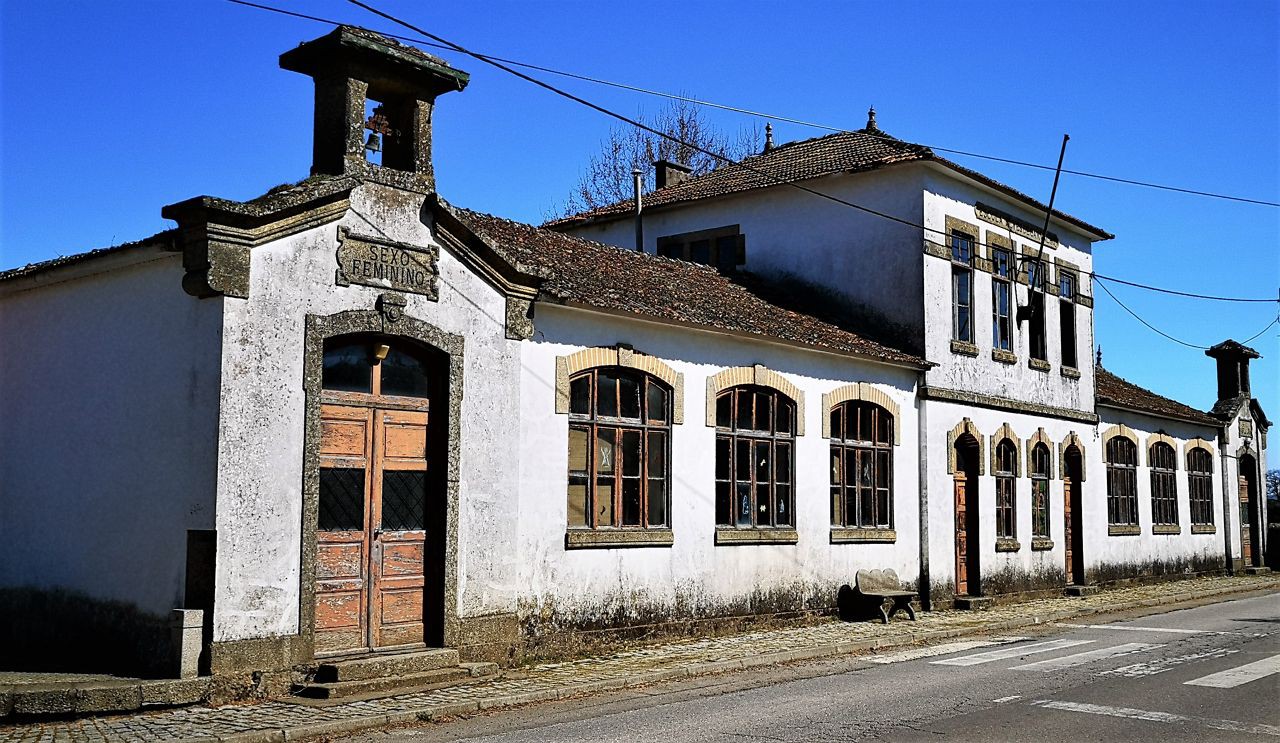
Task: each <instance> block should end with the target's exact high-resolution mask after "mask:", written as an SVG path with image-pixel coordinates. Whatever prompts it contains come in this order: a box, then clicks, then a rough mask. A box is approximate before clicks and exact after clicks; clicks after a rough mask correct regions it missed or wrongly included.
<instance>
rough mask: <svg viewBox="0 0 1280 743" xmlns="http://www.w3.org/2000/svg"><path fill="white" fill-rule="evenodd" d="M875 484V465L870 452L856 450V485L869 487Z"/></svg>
mask: <svg viewBox="0 0 1280 743" xmlns="http://www.w3.org/2000/svg"><path fill="white" fill-rule="evenodd" d="M874 485H875V467H874V465H873V463H872V458H871V452H869V451H867V450H865V449H864V450H863V451H860V452H858V487H860V488H870V487H873V486H874Z"/></svg>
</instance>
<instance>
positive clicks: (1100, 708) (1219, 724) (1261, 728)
mask: <svg viewBox="0 0 1280 743" xmlns="http://www.w3.org/2000/svg"><path fill="white" fill-rule="evenodd" d="M1032 704H1033V705H1034V706H1036V707H1044V708H1045V709H1055V710H1062V711H1064V712H1083V713H1085V714H1090V715H1104V716H1106V717H1124V718H1128V719H1131V720H1145V721H1147V722H1163V723H1169V724H1174V725H1185V724H1188V723H1199V724H1201V725H1204V726H1205V727H1208V728H1213V729H1214V730H1225V731H1228V732H1232V733H1252V734H1254V735H1274V736H1280V727H1276V726H1275V725H1267V724H1264V723H1251V722H1239V721H1237V720H1215V719H1212V718H1208V717H1191V716H1189V715H1178V714H1174V713H1172V712H1159V711H1156V710H1145V709H1133V708H1132V707H1111V706H1108V705H1105V704H1087V703H1084V702H1055V701H1051V700H1048V699H1041V700H1039V701H1035V702H1032Z"/></svg>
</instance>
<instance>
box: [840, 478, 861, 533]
mask: <svg viewBox="0 0 1280 743" xmlns="http://www.w3.org/2000/svg"><path fill="white" fill-rule="evenodd" d="M843 505H844V524H843V525H844V526H857V525H858V489H857V488H855V487H846V488H845V489H844V504H843Z"/></svg>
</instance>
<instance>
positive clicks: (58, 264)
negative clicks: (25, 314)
mask: <svg viewBox="0 0 1280 743" xmlns="http://www.w3.org/2000/svg"><path fill="white" fill-rule="evenodd" d="M177 232H178V231H177V230H175V229H168V230H161V231H160V232H157V233H156V234H154V235H151V236H149V237H144V238H142V239H141V240H134V241H132V242H127V243H121V244H119V245H111V246H109V247H105V248H95V249H93V250H86V251H84V252H83V253H72V254H71V255H62V256H58V257H57V258H50V259H49V260H46V261H39V262H37V263H28V264H27V265H25V266H18V267H17V268H11V269H8V270H7V271H0V281H14V280H17V279H22V278H26V277H29V276H36V275H39V274H43V273H48V272H49V271H53V270H55V269H59V268H64V267H66V266H73V265H77V264H80V263H87V262H89V261H93V260H97V259H99V258H105V257H108V256H113V255H118V254H120V253H124V252H127V251H131V250H136V249H139V248H145V247H149V246H158V247H161V248H162V249H164V250H176V249H177V248H176V245H175V241H176V237H177Z"/></svg>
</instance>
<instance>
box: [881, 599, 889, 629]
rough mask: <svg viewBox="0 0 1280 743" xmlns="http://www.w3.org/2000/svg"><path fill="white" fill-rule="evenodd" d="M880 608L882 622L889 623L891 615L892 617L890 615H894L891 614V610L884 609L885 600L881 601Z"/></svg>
mask: <svg viewBox="0 0 1280 743" xmlns="http://www.w3.org/2000/svg"><path fill="white" fill-rule="evenodd" d="M879 609H880V622H881V623H882V624H888V623H889V617H890V616H892V615H891V614H890V613H889V612H887V611H885V610H884V602H883V601H881V602H880V606H879Z"/></svg>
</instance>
